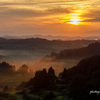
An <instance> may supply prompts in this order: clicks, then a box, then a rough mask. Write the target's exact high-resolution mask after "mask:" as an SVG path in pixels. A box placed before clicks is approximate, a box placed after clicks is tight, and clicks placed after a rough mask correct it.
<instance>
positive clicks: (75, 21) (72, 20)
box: [69, 17, 82, 25]
mask: <svg viewBox="0 0 100 100" xmlns="http://www.w3.org/2000/svg"><path fill="white" fill-rule="evenodd" d="M81 21H82V20H81V19H80V17H71V18H70V20H69V23H70V24H74V25H79V24H81Z"/></svg>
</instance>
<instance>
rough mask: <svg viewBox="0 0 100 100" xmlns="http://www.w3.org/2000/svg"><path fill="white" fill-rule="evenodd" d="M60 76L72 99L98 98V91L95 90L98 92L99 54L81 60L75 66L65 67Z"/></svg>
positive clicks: (86, 99) (99, 74)
mask: <svg viewBox="0 0 100 100" xmlns="http://www.w3.org/2000/svg"><path fill="white" fill-rule="evenodd" d="M60 77H61V79H64V80H65V83H66V84H67V85H68V86H69V94H70V96H71V97H72V98H73V100H99V99H100V93H98V94H97V92H95V91H99V92H100V56H93V57H89V58H86V59H83V60H81V61H80V62H79V63H78V64H77V66H75V67H73V68H71V69H68V70H66V69H65V70H64V71H63V72H62V73H61V74H60ZM91 91H92V93H91ZM93 92H94V93H93ZM97 98H99V99H97Z"/></svg>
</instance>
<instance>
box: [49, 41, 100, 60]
mask: <svg viewBox="0 0 100 100" xmlns="http://www.w3.org/2000/svg"><path fill="white" fill-rule="evenodd" d="M95 55H100V43H98V42H95V43H92V44H89V45H88V46H87V47H83V48H77V49H67V50H63V51H61V52H60V53H55V52H53V53H51V55H50V56H51V57H55V58H56V59H66V58H83V57H89V56H95Z"/></svg>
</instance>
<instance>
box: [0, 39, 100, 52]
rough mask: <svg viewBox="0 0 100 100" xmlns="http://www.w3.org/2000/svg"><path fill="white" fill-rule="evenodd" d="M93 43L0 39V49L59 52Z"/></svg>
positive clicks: (88, 41)
mask: <svg viewBox="0 0 100 100" xmlns="http://www.w3.org/2000/svg"><path fill="white" fill-rule="evenodd" d="M98 41H99V40H98ZM93 42H95V40H73V41H62V40H47V39H41V38H27V39H5V38H0V49H11V50H12V49H17V50H19V49H22V50H50V51H59V50H63V49H72V48H78V47H84V46H87V45H88V44H90V43H93Z"/></svg>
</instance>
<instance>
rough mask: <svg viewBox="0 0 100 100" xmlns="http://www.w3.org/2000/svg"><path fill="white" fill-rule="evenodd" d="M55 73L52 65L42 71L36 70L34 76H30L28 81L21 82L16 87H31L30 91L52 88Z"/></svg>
mask: <svg viewBox="0 0 100 100" xmlns="http://www.w3.org/2000/svg"><path fill="white" fill-rule="evenodd" d="M56 78H57V77H56V75H55V72H54V70H53V68H52V67H50V68H49V69H48V72H47V70H46V69H43V70H42V71H36V73H35V77H34V78H31V79H30V80H29V81H28V82H23V83H22V84H21V85H19V86H18V87H17V88H16V89H17V90H22V89H25V88H30V87H31V92H36V91H39V90H41V89H44V88H45V89H54V84H55V80H56Z"/></svg>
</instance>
